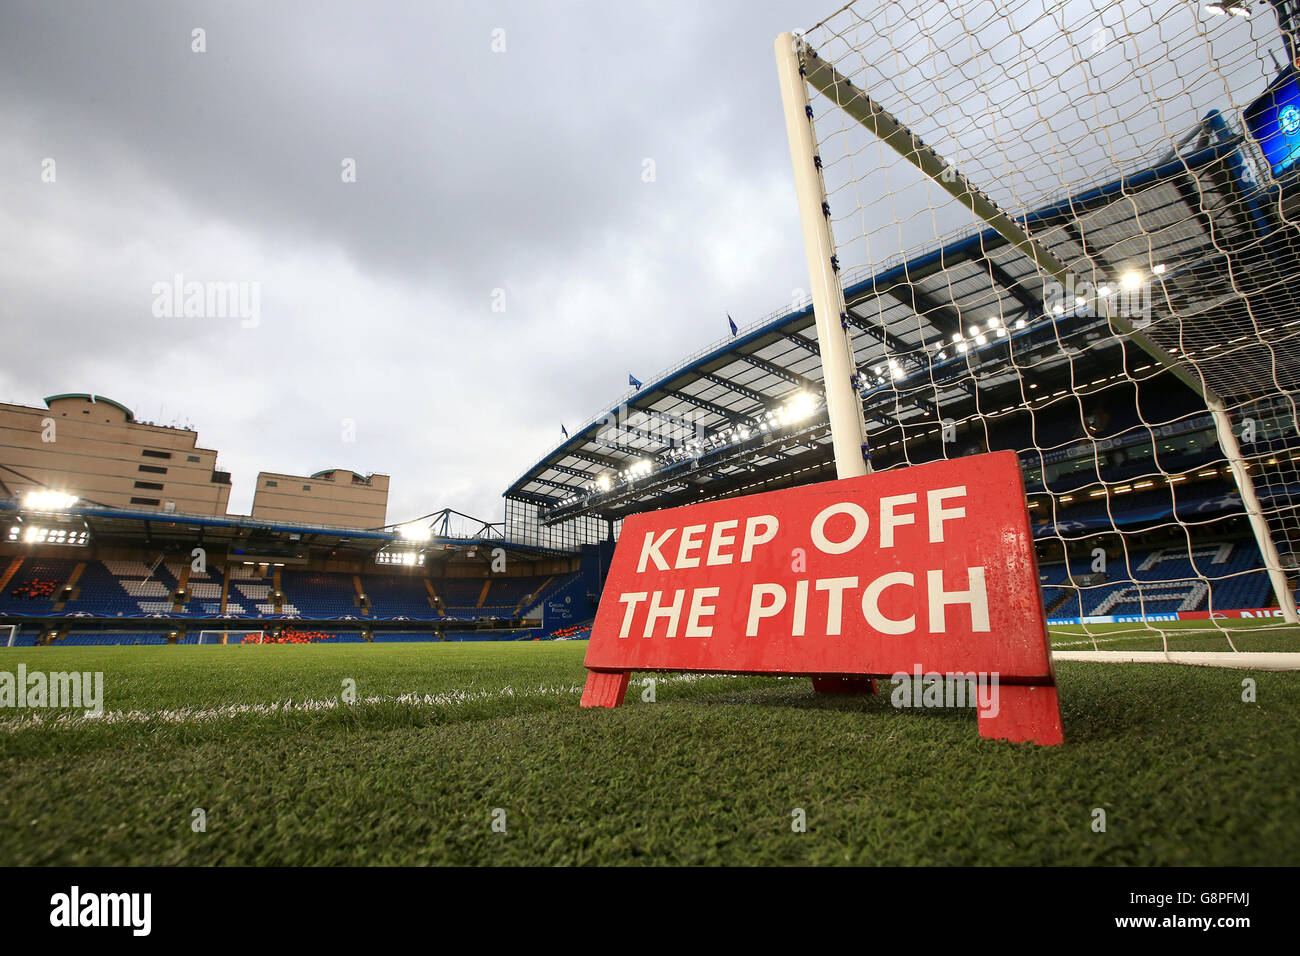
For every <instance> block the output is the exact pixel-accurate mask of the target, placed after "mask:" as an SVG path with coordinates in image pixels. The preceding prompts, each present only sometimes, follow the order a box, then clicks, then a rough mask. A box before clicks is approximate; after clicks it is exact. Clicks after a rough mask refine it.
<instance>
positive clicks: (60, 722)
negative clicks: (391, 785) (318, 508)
mask: <svg viewBox="0 0 1300 956" xmlns="http://www.w3.org/2000/svg"><path fill="white" fill-rule="evenodd" d="M581 691H582V686H581V685H578V684H572V685H569V686H564V687H538V688H537V689H536V690H525V691H517V690H515V689H514V688H513V687H502V688H499V689H497V690H490V691H462V690H453V691H445V692H443V693H441V694H409V693H408V694H397V695H395V696H391V697H359V698H357V700H356V701H354V702H352V703H344V702H343V701H341V700H340V699H339V698H337V697H330V698H325V699H321V700H297V701H295V700H277V701H274V702H272V703H269V704H225V705H223V706H220V707H180V708H176V709H174V710H106V711H104V712H103V713H102V714H98V715H94V714H90V715H88V714H86V713H85V712H84V711H80V710H64V709H61V710H57V711H55V710H40V711H29V712H26V713H24V714H23V715H22V716H21V717H15V718H14V719H12V720H6V721H0V731H3V732H9V733H14V732H16V731H20V730H30V729H33V728H36V727H54V728H75V727H91V726H98V725H101V724H188V723H202V722H206V721H217V720H228V719H230V718H233V717H246V716H252V717H273V716H276V715H278V714H303V713H319V712H322V711H330V710H338V709H340V708H348V707H358V706H364V705H367V704H369V705H376V704H399V705H404V706H407V707H445V706H447V705H449V704H468V703H472V702H475V701H481V700H500V699H502V698H507V697H509V698H515V697H560V696H564V695H566V694H578V693H580V692H581Z"/></svg>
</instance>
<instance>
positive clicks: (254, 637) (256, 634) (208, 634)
mask: <svg viewBox="0 0 1300 956" xmlns="http://www.w3.org/2000/svg"><path fill="white" fill-rule="evenodd" d="M265 642H266V632H265V631H257V630H248V629H247V628H240V629H237V630H225V631H219V630H211V631H199V637H198V641H197V642H196V643H199V644H263V643H265Z"/></svg>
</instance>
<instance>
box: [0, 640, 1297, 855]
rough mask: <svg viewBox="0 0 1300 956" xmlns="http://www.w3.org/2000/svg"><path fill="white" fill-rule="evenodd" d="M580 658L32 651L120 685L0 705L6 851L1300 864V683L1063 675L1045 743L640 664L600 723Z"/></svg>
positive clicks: (1073, 669) (8, 656)
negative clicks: (89, 714) (1055, 738)
mask: <svg viewBox="0 0 1300 956" xmlns="http://www.w3.org/2000/svg"><path fill="white" fill-rule="evenodd" d="M1251 631H1252V629H1250V628H1243V629H1242V631H1241V632H1240V636H1241V637H1242V639H1243V640H1244V641H1245V642H1246V645H1247V646H1246V648H1244V649H1249V645H1250V643H1251V642H1252V641H1253V640H1257V639H1258V638H1256V637H1255V635H1253V634H1252V633H1251ZM1279 636H1280V635H1277V634H1276V633H1275V634H1273V635H1272V637H1271V638H1270V640H1269V641H1268V644H1269V648H1270V649H1279V647H1278V640H1277V639H1278V637H1279ZM1053 637H1054V640H1057V641H1062V642H1064V641H1068V640H1070V639H1071V637H1070V629H1065V628H1061V629H1054V631H1053ZM1290 640H1291V641H1292V643H1294V637H1292V638H1291V639H1290ZM1121 646H1122V645H1121ZM1130 646H1143V645H1138V644H1136V643H1135V644H1133V645H1130ZM1214 647H1215V649H1219V648H1222V647H1223V643H1222V638H1219V639H1218V643H1217V644H1216V645H1214ZM585 650H586V644H585V643H563V642H560V643H528V644H508V643H507V644H474V643H463V644H414V645H411V644H408V645H399V644H387V645H385V644H378V645H338V646H326V645H308V646H263V647H257V646H247V647H244V646H241V647H221V646H213V647H208V646H202V647H193V646H190V647H132V648H14V649H10V650H8V651H6V652H4V654H3V661H4V663H2V664H0V670H5V671H9V672H16V670H17V668H18V666H19V664H22V665H24V666H25V668H26V669H27V671H28V672H32V671H44V672H52V671H69V670H74V669H75V670H79V671H90V672H95V671H99V672H102V673H103V680H104V713H103V715H101V716H99V717H97V718H86V717H84V716H81V712H80V711H59V710H50V709H45V710H35V709H33V710H25V709H18V708H14V709H6V710H3V711H0V780H2V781H3V786H2V788H0V863H3V864H7V865H12V864H24V865H27V864H70V865H80V864H187V865H210V864H259V865H266V864H289V865H295V864H316V865H369V864H540V865H551V864H620V863H644V864H1033V865H1046V864H1101V865H1122V864H1156V865H1164V864H1205V865H1224V864H1282V863H1294V862H1295V860H1296V859H1297V858H1298V857H1300V817H1298V816H1297V813H1296V809H1295V801H1296V789H1297V781H1300V673H1269V672H1254V671H1241V670H1223V669H1213V668H1201V667H1180V666H1173V665H1132V664H1096V663H1062V664H1060V665H1058V669H1057V675H1058V680H1059V684H1060V691H1061V706H1062V714H1063V719H1064V724H1065V731H1066V745H1065V746H1064V747H1059V748H1037V747H1034V746H1032V745H1012V744H1007V743H1000V742H994V741H987V740H983V739H981V738H980V737H979V736H978V734H977V732H976V726H975V723H976V722H975V715H974V713H973V711H971V710H951V709H943V710H940V709H934V710H910V711H908V710H900V709H895V708H894V707H893V706H891V702H890V701H891V693H890V690H891V685H890V684H889V683H888V682H882V684H881V691H882V692H881V693H880V694H878V695H875V696H849V697H846V696H815V695H814V694H813V693H812V691H811V687H810V682H809V681H808V680H806V679H776V678H754V677H692V676H680V675H679V676H670V675H659V677H658V678H657V681H656V683H655V684H654V694H653V697H654V700H653V701H647V700H645V699H643V697H646V696H650V695H649V688H647V687H644V686H639V684H638V681H639V680H640V679H641V678H642V676H643V675H636V676H635V677H634V682H633V685H632V688H631V690H630V691H629V693H628V699H627V704H626V705H625V706H624V707H623V708H621V709H619V710H612V711H610V710H601V711H593V710H581V709H580V708H579V707H578V699H579V696H580V693H581V686H582V682H583V678H584V674H585V672H584V670H583V667H582V659H583V654H584V652H585ZM1247 678H1250V679H1253V680H1254V682H1255V695H1256V699H1255V701H1254V702H1244V701H1243V699H1242V696H1243V681H1244V680H1246V679H1247ZM353 694H354V695H355V700H353V701H351V702H344V701H342V700H340V697H341V696H344V697H352V696H353ZM1099 810H1100V811H1104V814H1105V829H1104V831H1101V832H1098V830H1097V824H1098V821H1099V820H1100V816H1099V814H1098V813H1097V811H1099ZM200 811H201V812H200ZM801 819H802V820H804V821H806V826H804V827H802V828H801V827H800V826H798V823H799V821H800V820H801ZM494 824H495V826H494ZM801 830H802V832H801Z"/></svg>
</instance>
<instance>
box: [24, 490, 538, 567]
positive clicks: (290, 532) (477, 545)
mask: <svg viewBox="0 0 1300 956" xmlns="http://www.w3.org/2000/svg"><path fill="white" fill-rule="evenodd" d="M456 517H461V518H464V517H467V516H462V515H458V513H457V512H452V511H450V510H449V509H447V510H444V511H442V512H438V513H436V514H434V515H428V516H426V518H425V519H424V521H423V524H424V525H427V526H429V527H430V530H431V537H430V538H429V539H428V540H426V541H412V540H410V539H408V538H407V537H406V536H404V535H403V534H402V533H401V531H400V530H399V529H397V528H395V527H394V528H380V529H372V530H362V529H355V528H338V527H329V526H326V525H311V524H290V523H286V522H276V521H263V520H260V519H257V518H250V517H246V516H243V515H189V514H179V513H166V512H158V511H133V510H129V509H121V508H103V507H88V506H85V505H81V506H77V507H74V508H71V509H68V510H66V511H58V512H45V511H32V510H29V509H27V508H25V507H24V506H23V505H22V504H21V503H20V502H19V501H18V500H17V499H13V498H0V521H4V519H12V520H13V521H14V525H9V527H14V526H15V525H16V526H18V527H20V528H21V527H24V526H40V527H42V528H46V529H55V528H57V529H63V530H72V531H88V532H89V533H90V536H91V537H92V538H93V539H95V540H97V541H99V542H100V543H105V542H109V543H113V544H117V545H124V546H138V547H146V548H155V547H156V548H158V550H159V551H174V550H177V549H185V550H187V549H189V548H193V547H198V546H201V547H205V548H207V549H209V550H210V551H211V550H212V549H214V548H215V549H218V550H224V551H225V553H227V554H228V555H229V556H231V557H234V556H236V555H240V554H246V555H247V556H248V558H249V559H253V558H257V559H272V560H275V561H279V562H282V563H286V564H292V563H299V562H301V561H305V560H306V559H307V558H308V557H309V556H310V555H311V553H312V552H316V553H317V554H319V553H320V552H322V551H329V552H343V553H345V554H347V555H350V556H351V557H354V558H356V557H361V558H365V557H369V556H373V555H374V554H375V553H376V552H378V551H382V550H385V549H392V550H400V551H411V550H416V551H423V552H426V553H429V554H430V555H431V556H432V557H434V558H436V559H438V560H441V559H443V558H446V559H456V558H459V557H469V556H475V557H482V556H485V555H487V554H488V553H489V552H490V550H491V549H493V548H505V550H506V552H507V554H508V556H509V557H512V558H519V559H522V560H530V559H535V558H539V557H554V556H556V555H558V554H560V552H558V551H555V550H553V549H549V548H542V547H535V546H531V545H523V544H520V543H518V542H509V541H504V540H502V537H501V530H500V525H491V524H488V523H486V522H479V521H478V520H477V519H470V520H469V522H457V521H456V520H455V519H456ZM430 519H432V520H430ZM417 523H419V522H408V523H407V524H417ZM0 527H2V526H0ZM463 529H469V530H470V531H471V532H472V535H466V536H459V535H457V533H456V532H458V531H460V530H463ZM475 529H477V530H475ZM6 530H7V529H6Z"/></svg>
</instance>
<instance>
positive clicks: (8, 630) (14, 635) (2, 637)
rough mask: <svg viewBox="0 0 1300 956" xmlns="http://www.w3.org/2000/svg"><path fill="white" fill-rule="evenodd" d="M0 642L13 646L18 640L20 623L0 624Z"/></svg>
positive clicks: (6, 645)
mask: <svg viewBox="0 0 1300 956" xmlns="http://www.w3.org/2000/svg"><path fill="white" fill-rule="evenodd" d="M0 642H3V643H4V646H5V647H13V646H14V644H16V643H17V642H18V625H17V624H0Z"/></svg>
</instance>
